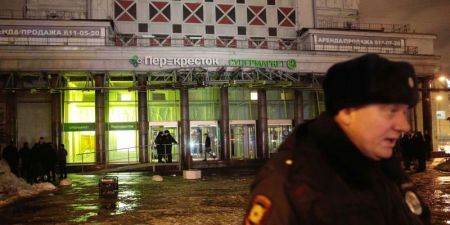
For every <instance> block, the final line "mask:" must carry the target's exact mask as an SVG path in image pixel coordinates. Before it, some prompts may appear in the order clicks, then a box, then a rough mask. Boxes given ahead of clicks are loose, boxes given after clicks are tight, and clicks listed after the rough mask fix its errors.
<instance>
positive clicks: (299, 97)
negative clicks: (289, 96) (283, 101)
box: [294, 90, 305, 127]
mask: <svg viewBox="0 0 450 225" xmlns="http://www.w3.org/2000/svg"><path fill="white" fill-rule="evenodd" d="M303 109H304V102H303V91H301V90H295V91H294V127H295V126H297V125H299V124H301V123H303V121H304V119H305V118H304V112H303Z"/></svg>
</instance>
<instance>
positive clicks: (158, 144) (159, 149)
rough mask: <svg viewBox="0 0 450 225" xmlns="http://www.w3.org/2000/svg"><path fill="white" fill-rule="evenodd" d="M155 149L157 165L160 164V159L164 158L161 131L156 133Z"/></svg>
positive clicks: (162, 134)
mask: <svg viewBox="0 0 450 225" xmlns="http://www.w3.org/2000/svg"><path fill="white" fill-rule="evenodd" d="M154 142H155V148H156V154H157V155H158V156H157V157H158V163H162V162H163V161H162V158H163V156H164V133H163V132H162V131H159V132H158V135H156V138H155V141H154Z"/></svg>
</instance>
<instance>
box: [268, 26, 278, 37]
mask: <svg viewBox="0 0 450 225" xmlns="http://www.w3.org/2000/svg"><path fill="white" fill-rule="evenodd" d="M269 36H277V28H276V27H269Z"/></svg>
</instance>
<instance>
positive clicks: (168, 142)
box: [163, 130, 178, 163]
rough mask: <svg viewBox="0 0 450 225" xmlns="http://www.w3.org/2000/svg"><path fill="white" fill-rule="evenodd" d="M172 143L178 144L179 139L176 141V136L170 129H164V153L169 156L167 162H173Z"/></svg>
mask: <svg viewBox="0 0 450 225" xmlns="http://www.w3.org/2000/svg"><path fill="white" fill-rule="evenodd" d="M172 144H178V142H177V141H175V138H173V137H172V135H171V134H170V132H169V131H168V130H165V131H164V141H163V145H164V154H165V156H166V157H167V158H166V162H167V163H171V162H172Z"/></svg>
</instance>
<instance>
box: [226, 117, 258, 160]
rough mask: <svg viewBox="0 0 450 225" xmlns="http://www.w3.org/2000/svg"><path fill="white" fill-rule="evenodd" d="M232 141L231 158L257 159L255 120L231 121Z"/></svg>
mask: <svg viewBox="0 0 450 225" xmlns="http://www.w3.org/2000/svg"><path fill="white" fill-rule="evenodd" d="M230 141H231V145H230V147H231V159H255V158H256V123H255V121H254V120H251V121H230Z"/></svg>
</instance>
